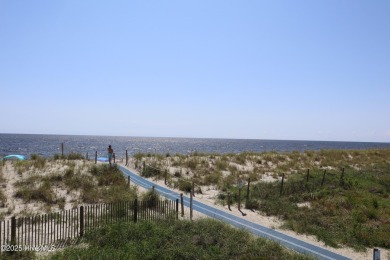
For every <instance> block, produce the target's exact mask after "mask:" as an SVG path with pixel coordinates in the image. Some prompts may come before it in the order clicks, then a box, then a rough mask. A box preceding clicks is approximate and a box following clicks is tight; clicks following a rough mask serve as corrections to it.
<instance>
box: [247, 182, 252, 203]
mask: <svg viewBox="0 0 390 260" xmlns="http://www.w3.org/2000/svg"><path fill="white" fill-rule="evenodd" d="M250 185H251V178H248V187H247V188H246V204H247V205H248V204H249V192H250Z"/></svg>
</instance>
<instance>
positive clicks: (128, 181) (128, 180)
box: [127, 176, 130, 187]
mask: <svg viewBox="0 0 390 260" xmlns="http://www.w3.org/2000/svg"><path fill="white" fill-rule="evenodd" d="M127 185H128V186H129V187H130V176H127Z"/></svg>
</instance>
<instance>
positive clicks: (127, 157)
mask: <svg viewBox="0 0 390 260" xmlns="http://www.w3.org/2000/svg"><path fill="white" fill-rule="evenodd" d="M128 162H129V155H128V154H127V149H126V164H125V165H126V166H127V164H128Z"/></svg>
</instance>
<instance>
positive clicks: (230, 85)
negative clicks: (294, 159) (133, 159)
mask: <svg viewBox="0 0 390 260" xmlns="http://www.w3.org/2000/svg"><path fill="white" fill-rule="evenodd" d="M389 14H390V1H389V0H377V1H366V0H364V1H359V0H326V1H325V0H324V1H320V0H319V1H312V0H307V1H299V0H297V1H291V0H277V1H262V0H243V1H229V0H186V1H183V0H180V1H179V0H177V1H171V0H167V1H157V0H155V1H152V0H142V1H130V0H126V1H116V0H113V1H98V0H83V1H76V0H73V1H60V0H58V1H51V0H45V1H42V0H34V1H28V0H24V1H22V0H19V1H15V0H0V111H1V119H0V133H33V134H35V133H42V134H82V135H124V136H163V137H165V136H171V137H211V138H254V139H289V140H336V141H380V142H390V15H389Z"/></svg>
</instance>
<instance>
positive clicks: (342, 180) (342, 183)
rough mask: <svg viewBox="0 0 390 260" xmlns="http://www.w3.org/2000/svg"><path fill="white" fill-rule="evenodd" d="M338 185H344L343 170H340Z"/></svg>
mask: <svg viewBox="0 0 390 260" xmlns="http://www.w3.org/2000/svg"><path fill="white" fill-rule="evenodd" d="M340 185H341V186H343V185H344V168H343V169H342V171H341V176H340Z"/></svg>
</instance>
